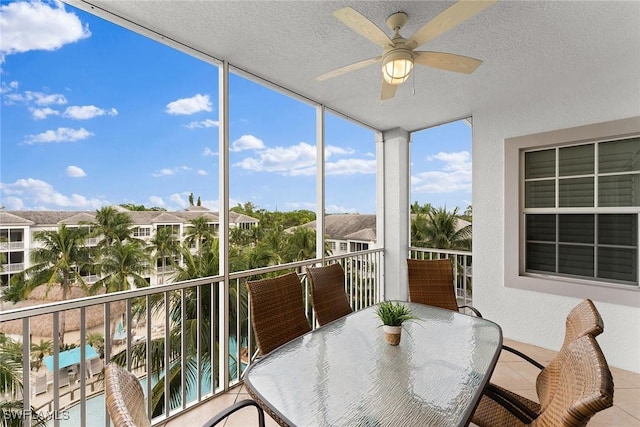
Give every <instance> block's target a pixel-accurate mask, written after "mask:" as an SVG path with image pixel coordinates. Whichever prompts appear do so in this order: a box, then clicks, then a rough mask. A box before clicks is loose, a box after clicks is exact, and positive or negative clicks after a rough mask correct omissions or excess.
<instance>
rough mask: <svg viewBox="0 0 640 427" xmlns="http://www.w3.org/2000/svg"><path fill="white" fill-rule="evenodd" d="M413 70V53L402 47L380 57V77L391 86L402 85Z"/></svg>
mask: <svg viewBox="0 0 640 427" xmlns="http://www.w3.org/2000/svg"><path fill="white" fill-rule="evenodd" d="M412 69H413V53H412V52H411V50H409V49H406V48H404V47H396V48H393V49H391V50H389V51H387V52H385V53H384V54H383V56H382V76H383V77H384V79H385V81H386V82H387V83H389V84H392V85H399V84H402V83H404V82H405V81H406V80H407V79H408V78H409V74H411V70H412Z"/></svg>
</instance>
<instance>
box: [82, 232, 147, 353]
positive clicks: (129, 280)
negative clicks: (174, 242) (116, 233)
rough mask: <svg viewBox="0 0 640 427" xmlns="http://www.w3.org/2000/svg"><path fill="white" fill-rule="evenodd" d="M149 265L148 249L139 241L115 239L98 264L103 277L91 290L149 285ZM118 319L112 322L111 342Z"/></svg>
mask: <svg viewBox="0 0 640 427" xmlns="http://www.w3.org/2000/svg"><path fill="white" fill-rule="evenodd" d="M148 265H149V254H148V251H147V250H146V249H145V248H144V247H143V246H142V245H141V244H140V243H138V242H137V241H125V242H121V241H120V240H115V241H114V242H113V243H112V245H111V246H110V247H109V248H108V249H104V250H103V252H102V256H101V258H100V263H99V264H98V265H97V267H96V268H97V271H98V272H99V274H100V275H101V279H100V280H98V281H97V282H95V283H94V284H93V285H91V291H92V292H95V291H97V290H98V289H101V288H105V290H106V292H119V291H126V290H128V289H130V288H131V287H132V286H131V285H134V286H135V287H136V288H144V287H146V286H149V283H148V282H147V280H146V279H145V276H146V274H147V271H148ZM116 323H117V321H116V319H113V322H112V324H111V341H110V342H111V343H113V337H114V336H115V333H116Z"/></svg>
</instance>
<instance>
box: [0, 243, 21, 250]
mask: <svg viewBox="0 0 640 427" xmlns="http://www.w3.org/2000/svg"><path fill="white" fill-rule="evenodd" d="M17 249H24V242H0V251H6V250H17Z"/></svg>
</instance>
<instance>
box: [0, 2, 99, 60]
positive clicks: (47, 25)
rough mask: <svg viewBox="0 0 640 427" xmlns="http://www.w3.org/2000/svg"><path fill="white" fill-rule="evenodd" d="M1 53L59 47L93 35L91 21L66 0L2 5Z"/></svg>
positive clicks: (0, 23)
mask: <svg viewBox="0 0 640 427" xmlns="http://www.w3.org/2000/svg"><path fill="white" fill-rule="evenodd" d="M0 28H1V31H2V37H1V38H0V55H1V56H2V57H4V56H5V55H11V54H15V53H21V52H28V51H31V50H56V49H60V48H61V47H62V46H64V45H65V44H67V43H73V42H76V41H78V40H81V39H84V38H87V37H89V36H91V31H89V27H88V25H85V26H83V25H82V22H80V19H79V18H78V16H76V15H75V14H74V13H70V12H67V11H66V10H65V9H64V5H63V4H62V2H59V1H55V2H43V1H38V0H32V1H16V2H12V3H9V4H5V5H2V6H0ZM0 62H2V61H0Z"/></svg>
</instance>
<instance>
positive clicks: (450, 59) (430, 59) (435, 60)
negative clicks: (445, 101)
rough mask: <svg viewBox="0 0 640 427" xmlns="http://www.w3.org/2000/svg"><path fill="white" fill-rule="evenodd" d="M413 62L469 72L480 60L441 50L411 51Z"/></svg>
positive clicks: (459, 71) (458, 71)
mask: <svg viewBox="0 0 640 427" xmlns="http://www.w3.org/2000/svg"><path fill="white" fill-rule="evenodd" d="M413 62H415V63H417V64H420V65H426V66H427V67H433V68H439V69H440V70H446V71H455V72H456V73H465V74H471V73H473V72H474V71H475V70H476V68H478V67H479V66H480V64H482V61H480V60H479V59H475V58H470V57H468V56H462V55H454V54H453V53H443V52H413Z"/></svg>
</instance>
